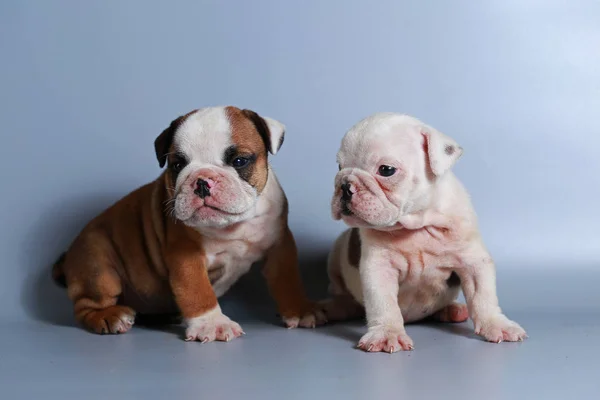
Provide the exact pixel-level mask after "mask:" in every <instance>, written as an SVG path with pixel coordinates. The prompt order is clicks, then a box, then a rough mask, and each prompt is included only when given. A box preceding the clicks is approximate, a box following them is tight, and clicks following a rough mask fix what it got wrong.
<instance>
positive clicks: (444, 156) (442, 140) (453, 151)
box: [421, 125, 463, 176]
mask: <svg viewBox="0 0 600 400" xmlns="http://www.w3.org/2000/svg"><path fill="white" fill-rule="evenodd" d="M421 133H422V134H423V136H424V138H425V150H426V151H427V155H428V158H429V166H430V167H431V171H433V173H434V174H435V175H436V176H441V175H443V174H444V173H446V171H448V170H449V169H450V168H452V166H453V165H454V163H456V161H457V160H458V159H459V158H460V156H462V154H463V148H462V147H460V146H459V145H458V143H456V141H455V140H454V139H452V138H451V137H449V136H446V135H444V134H443V133H441V132H440V131H438V130H436V129H434V128H432V127H430V126H428V125H423V127H422V130H421Z"/></svg>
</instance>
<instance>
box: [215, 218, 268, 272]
mask: <svg viewBox="0 0 600 400" xmlns="http://www.w3.org/2000/svg"><path fill="white" fill-rule="evenodd" d="M278 235H279V227H278V226H277V224H276V223H275V221H273V220H272V219H270V218H255V219H253V220H250V221H247V222H244V223H242V224H240V225H238V226H237V227H236V228H235V229H234V230H231V231H230V232H226V233H221V234H220V235H218V236H216V237H210V238H206V239H205V240H204V242H203V243H204V251H205V254H206V259H207V263H208V270H209V272H210V271H211V270H216V269H221V268H225V269H231V268H249V267H250V266H251V265H252V263H254V262H256V261H259V260H260V259H261V258H263V257H264V255H265V252H266V251H267V250H268V249H269V248H270V247H271V246H272V245H273V243H275V240H276V239H277V237H278Z"/></svg>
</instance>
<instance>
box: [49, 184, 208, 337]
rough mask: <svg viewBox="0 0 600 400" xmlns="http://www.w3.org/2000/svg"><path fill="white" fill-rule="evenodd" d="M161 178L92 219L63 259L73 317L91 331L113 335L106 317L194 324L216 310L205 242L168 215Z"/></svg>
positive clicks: (109, 318) (62, 267) (108, 319)
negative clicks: (165, 316)
mask: <svg viewBox="0 0 600 400" xmlns="http://www.w3.org/2000/svg"><path fill="white" fill-rule="evenodd" d="M165 174H166V173H164V174H163V175H161V176H160V177H159V178H158V179H157V180H155V181H154V182H152V183H149V184H147V185H144V186H142V187H141V188H139V189H137V190H135V191H133V192H132V193H130V194H129V195H127V196H125V197H124V198H123V199H121V200H119V201H118V202H117V203H115V204H114V205H113V206H111V207H110V208H108V209H107V210H106V211H104V212H103V213H102V214H100V215H99V216H98V217H96V218H95V219H93V220H92V221H91V222H90V223H89V224H88V225H87V226H86V227H85V228H84V229H83V231H82V232H81V234H80V235H79V236H78V237H77V238H76V240H75V241H74V242H73V244H72V246H71V248H70V249H69V251H68V252H67V253H66V255H65V257H64V262H63V263H62V266H61V268H60V269H61V270H62V272H63V273H64V277H65V280H66V283H67V287H68V294H69V297H70V298H71V300H72V301H73V302H74V308H75V317H76V319H77V320H78V321H79V322H80V323H82V324H83V325H84V326H85V327H86V328H88V329H90V330H92V331H95V332H98V333H102V332H106V333H108V332H111V333H115V332H113V329H111V323H110V321H111V319H119V318H121V316H122V314H123V313H125V314H128V315H131V316H133V315H134V312H133V310H132V309H135V310H136V311H137V312H141V313H149V314H152V313H171V312H173V313H174V312H178V311H179V312H180V313H181V315H182V316H183V317H184V318H191V317H195V316H199V315H201V314H203V313H204V312H206V311H208V310H210V309H212V308H214V307H215V306H216V304H217V299H216V297H215V295H214V293H213V292H212V288H211V286H210V281H209V279H208V275H207V271H206V268H205V265H204V253H203V251H202V238H201V237H200V235H199V234H198V233H197V232H196V231H194V230H192V229H191V228H189V227H187V226H185V225H184V224H181V223H176V221H175V220H173V219H172V218H170V217H167V216H166V215H165V210H164V206H163V205H164V202H165V200H166V199H167V194H166V190H165V180H166V177H165ZM152 205H157V206H158V207H152ZM117 304H119V305H124V306H128V307H131V308H130V309H125V308H122V307H121V308H120V307H114V306H116V305H117ZM107 325H108V327H107Z"/></svg>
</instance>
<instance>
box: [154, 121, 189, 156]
mask: <svg viewBox="0 0 600 400" xmlns="http://www.w3.org/2000/svg"><path fill="white" fill-rule="evenodd" d="M195 111H196V110H194V111H191V112H189V113H187V114H186V115H182V116H180V117H177V119H174V120H173V121H171V124H170V125H169V127H168V128H167V129H165V130H164V131H162V133H161V134H160V135H158V137H157V138H156V139H155V140H154V151H155V152H156V159H157V160H158V165H159V166H160V167H161V168H162V167H164V166H165V164H166V163H167V156H168V155H169V149H170V148H171V144H172V143H173V136H175V132H177V128H179V126H180V125H181V124H182V123H183V121H185V119H186V118H187V117H188V116H189V115H190V114H192V113H194V112H195Z"/></svg>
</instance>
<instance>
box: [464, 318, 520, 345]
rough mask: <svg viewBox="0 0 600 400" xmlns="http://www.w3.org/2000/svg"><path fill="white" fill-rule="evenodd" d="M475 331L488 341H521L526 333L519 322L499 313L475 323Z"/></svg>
mask: <svg viewBox="0 0 600 400" xmlns="http://www.w3.org/2000/svg"><path fill="white" fill-rule="evenodd" d="M475 333H476V334H477V335H480V336H483V337H484V338H485V339H486V340H487V341H488V342H494V343H500V342H502V341H505V342H521V341H523V340H524V339H526V338H527V333H526V332H525V330H524V329H523V328H521V326H520V325H519V324H517V323H516V322H514V321H511V320H510V319H508V318H507V317H506V316H505V315H503V314H501V315H498V316H495V317H492V318H489V319H486V320H483V321H480V322H478V323H476V324H475Z"/></svg>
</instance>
